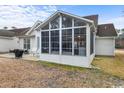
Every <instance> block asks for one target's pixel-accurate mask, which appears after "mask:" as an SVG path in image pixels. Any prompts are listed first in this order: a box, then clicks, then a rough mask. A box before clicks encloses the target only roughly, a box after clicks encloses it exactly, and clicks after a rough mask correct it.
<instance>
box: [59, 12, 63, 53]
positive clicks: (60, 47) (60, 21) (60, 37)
mask: <svg viewBox="0 0 124 93" xmlns="http://www.w3.org/2000/svg"><path fill="white" fill-rule="evenodd" d="M59 19H60V20H59V26H60V27H59V54H60V55H62V15H61V14H60V18H59Z"/></svg>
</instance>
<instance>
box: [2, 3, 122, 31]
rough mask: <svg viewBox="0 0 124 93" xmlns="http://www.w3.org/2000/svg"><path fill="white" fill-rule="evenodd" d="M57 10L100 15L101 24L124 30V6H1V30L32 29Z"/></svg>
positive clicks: (83, 14)
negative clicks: (5, 28)
mask: <svg viewBox="0 0 124 93" xmlns="http://www.w3.org/2000/svg"><path fill="white" fill-rule="evenodd" d="M57 10H63V11H66V12H69V13H72V14H75V15H79V16H86V15H92V14H98V15H99V24H105V23H114V25H115V28H117V29H122V28H124V5H122V6H121V5H115V6H114V5H111V6H110V5H104V6H102V5H99V6H98V5H0V29H2V28H3V27H5V26H6V27H8V28H11V27H12V26H14V27H17V28H24V27H31V26H33V24H34V23H35V22H36V21H37V20H40V21H44V20H45V19H46V18H47V17H49V16H50V15H51V14H52V13H54V12H55V11H57Z"/></svg>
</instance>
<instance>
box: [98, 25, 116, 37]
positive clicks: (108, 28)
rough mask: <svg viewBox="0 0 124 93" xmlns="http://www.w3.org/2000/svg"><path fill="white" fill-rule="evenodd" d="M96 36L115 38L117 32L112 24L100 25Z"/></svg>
mask: <svg viewBox="0 0 124 93" xmlns="http://www.w3.org/2000/svg"><path fill="white" fill-rule="evenodd" d="M96 35H97V36H100V37H109V36H117V32H116V29H115V27H114V25H113V24H112V23H110V24H102V25H98V28H97V33H96Z"/></svg>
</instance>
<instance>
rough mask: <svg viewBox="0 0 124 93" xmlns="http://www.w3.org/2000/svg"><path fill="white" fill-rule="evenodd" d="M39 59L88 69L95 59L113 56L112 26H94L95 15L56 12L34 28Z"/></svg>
mask: <svg viewBox="0 0 124 93" xmlns="http://www.w3.org/2000/svg"><path fill="white" fill-rule="evenodd" d="M35 31H36V41H37V49H38V51H37V53H38V54H39V56H40V57H39V59H41V60H45V61H49V62H55V63H60V64H67V65H74V66H80V67H89V66H90V64H91V62H92V60H93V58H94V56H95V55H106V56H114V50H115V37H116V36H117V33H116V30H115V28H114V25H113V24H103V25H98V15H91V16H85V17H81V16H77V15H74V14H70V13H67V12H64V11H57V12H55V13H54V14H52V15H51V16H50V17H49V18H47V19H46V20H45V21H44V22H42V23H41V24H40V25H39V26H38V27H36V28H35Z"/></svg>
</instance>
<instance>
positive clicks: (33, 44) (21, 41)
mask: <svg viewBox="0 0 124 93" xmlns="http://www.w3.org/2000/svg"><path fill="white" fill-rule="evenodd" d="M35 47H36V46H35V37H30V50H29V51H32V49H33V48H35ZM19 49H24V38H19Z"/></svg>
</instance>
